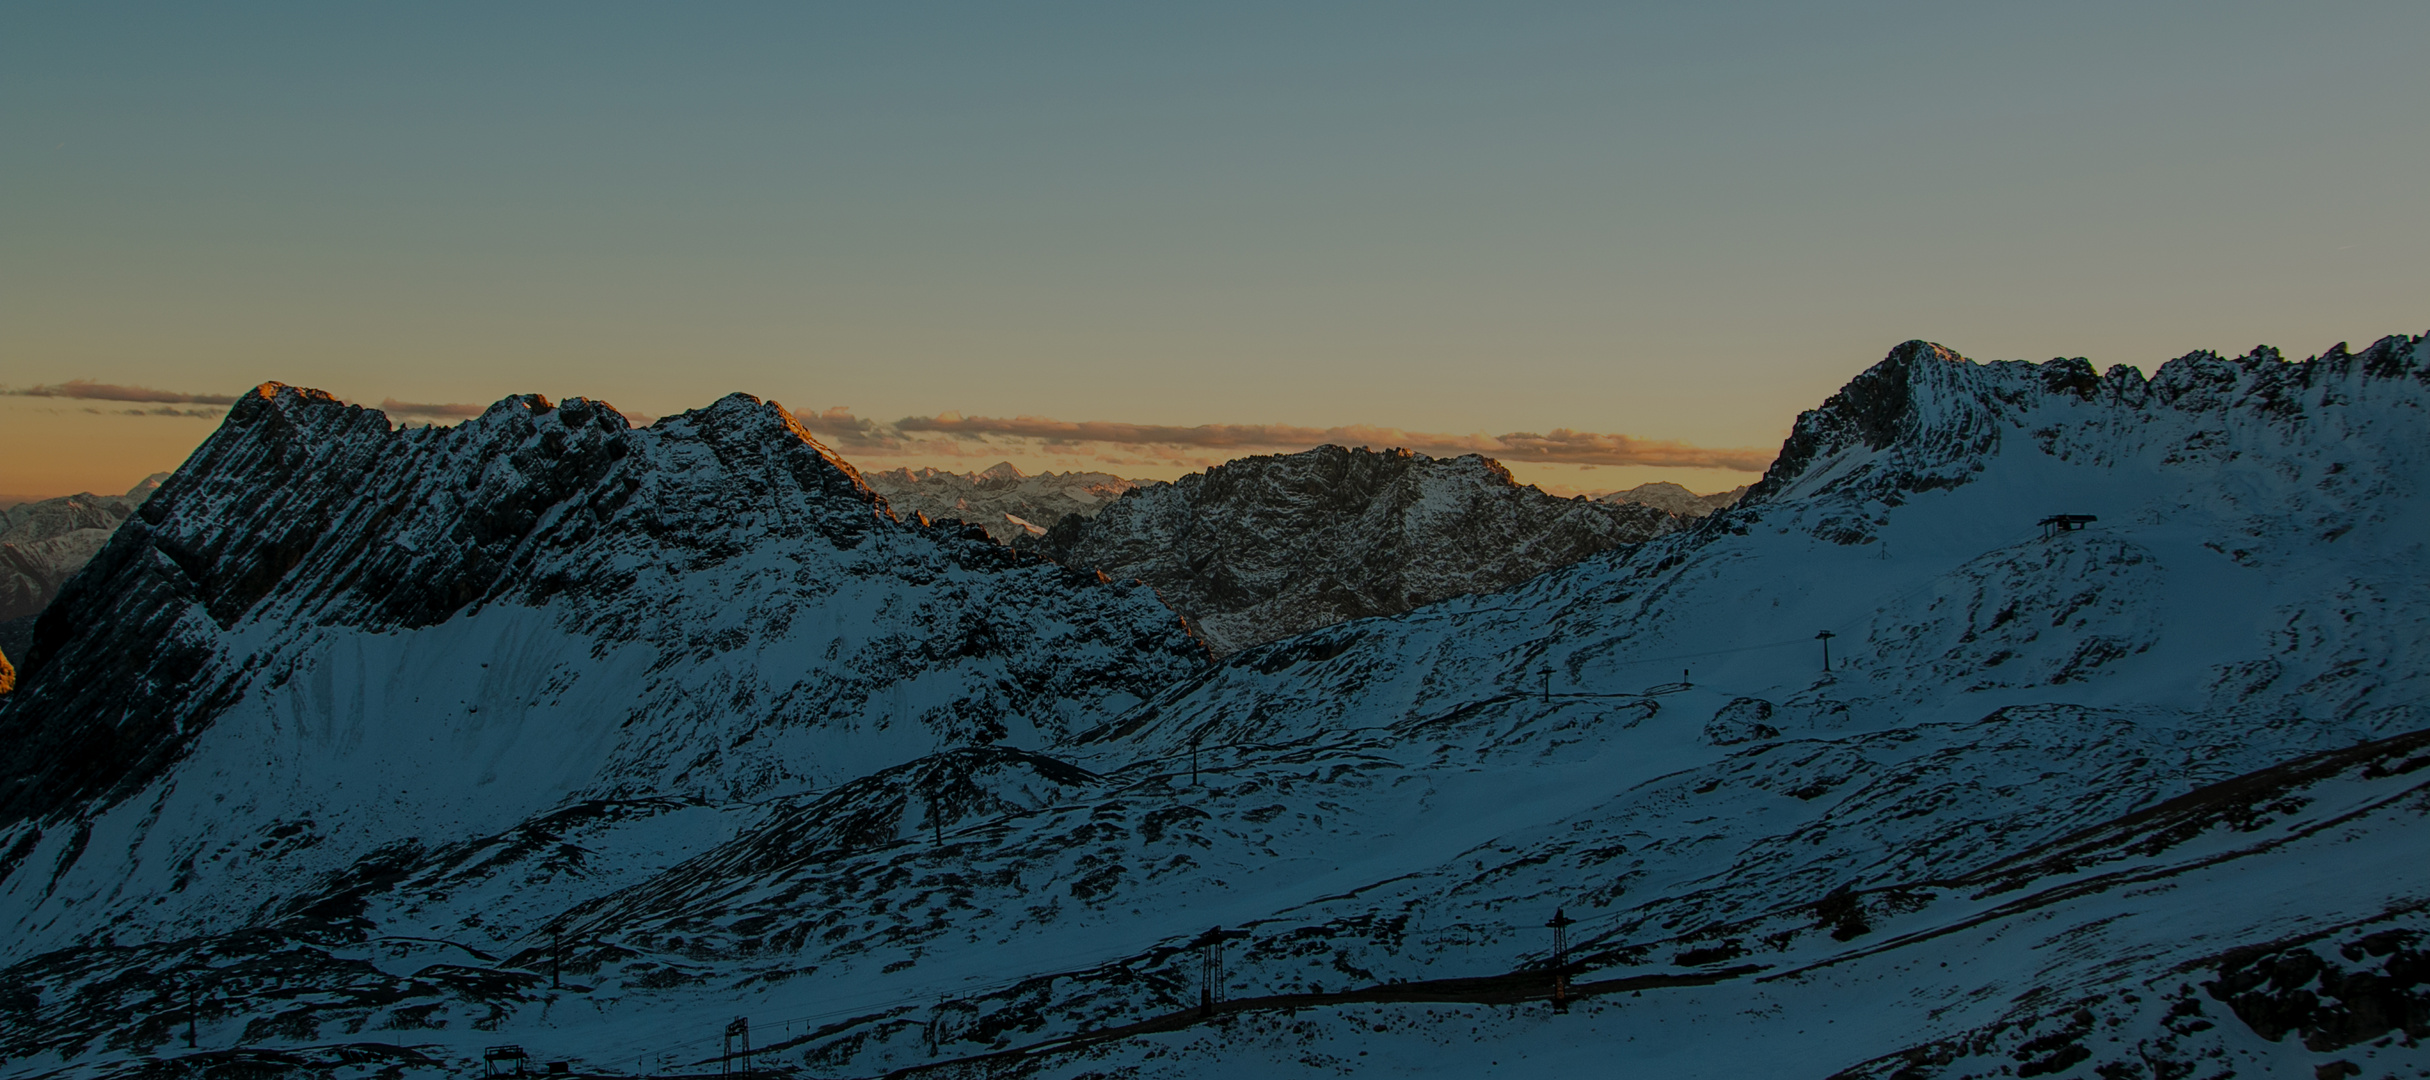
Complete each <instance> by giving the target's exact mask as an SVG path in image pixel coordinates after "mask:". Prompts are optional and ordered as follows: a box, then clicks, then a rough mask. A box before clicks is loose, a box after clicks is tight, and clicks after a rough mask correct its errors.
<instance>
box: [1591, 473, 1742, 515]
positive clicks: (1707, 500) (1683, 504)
mask: <svg viewBox="0 0 2430 1080" xmlns="http://www.w3.org/2000/svg"><path fill="white" fill-rule="evenodd" d="M1746 493H1747V489H1746V485H1743V484H1741V485H1739V486H1738V487H1734V488H1731V489H1730V490H1728V491H1717V492H1714V493H1713V494H1711V495H1698V494H1696V493H1695V492H1693V491H1689V490H1688V489H1686V488H1683V487H1680V486H1679V485H1677V484H1673V483H1669V482H1666V481H1662V480H1656V481H1654V482H1653V483H1650V484H1639V485H1637V486H1636V487H1633V488H1630V489H1628V490H1627V491H1615V492H1612V493H1611V494H1609V495H1605V496H1603V497H1601V498H1598V499H1596V500H1595V501H1596V502H1606V503H1615V504H1623V505H1625V504H1635V505H1638V506H1651V507H1653V508H1654V509H1656V510H1660V511H1662V512H1663V513H1666V514H1675V515H1677V516H1679V517H1683V518H1700V517H1703V516H1705V515H1707V514H1710V513H1712V512H1714V511H1716V510H1727V509H1729V508H1730V507H1732V506H1736V505H1737V504H1738V500H1739V497H1740V496H1743V495H1745V494H1746Z"/></svg>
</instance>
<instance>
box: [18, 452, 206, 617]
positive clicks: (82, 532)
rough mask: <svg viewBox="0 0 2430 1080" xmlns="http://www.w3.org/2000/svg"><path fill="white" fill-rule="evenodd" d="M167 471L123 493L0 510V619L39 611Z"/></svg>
mask: <svg viewBox="0 0 2430 1080" xmlns="http://www.w3.org/2000/svg"><path fill="white" fill-rule="evenodd" d="M168 476H169V474H167V473H158V474H155V475H153V476H149V477H146V478H144V481H143V483H140V484H137V485H135V488H134V490H132V491H129V492H127V493H126V494H124V495H94V494H92V493H90V492H87V493H85V494H83V495H67V496H62V497H60V498H56V499H44V500H41V501H40V502H30V503H20V504H18V505H16V506H12V507H9V508H8V510H7V511H5V512H0V623H5V622H9V621H11V620H15V619H24V618H31V617H33V616H35V615H39V614H41V613H42V609H43V608H44V607H45V606H47V605H49V604H50V602H51V599H52V598H53V597H55V596H58V595H59V587H60V586H61V585H64V584H66V583H67V579H69V578H71V577H74V576H76V571H78V570H81V569H84V564H85V563H87V562H89V561H91V560H92V558H93V556H94V555H95V554H96V553H98V552H99V551H100V550H101V545H103V544H105V543H107V542H109V539H110V534H111V533H112V532H114V531H116V530H117V528H118V525H119V523H120V522H123V521H125V520H126V519H127V516H128V515H130V514H133V513H134V512H135V508H136V507H139V506H142V505H143V501H144V500H145V499H147V498H150V497H151V495H152V492H153V491H155V490H157V489H158V488H159V487H160V482H161V481H162V480H166V479H168ZM5 644H6V642H5V640H0V646H4V645H5Z"/></svg>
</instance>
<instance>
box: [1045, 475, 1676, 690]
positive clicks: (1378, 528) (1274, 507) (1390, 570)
mask: <svg viewBox="0 0 2430 1080" xmlns="http://www.w3.org/2000/svg"><path fill="white" fill-rule="evenodd" d="M1679 524H1680V519H1678V518H1676V517H1674V516H1673V515H1671V514H1668V513H1664V512H1662V511H1660V510H1657V509H1654V508H1652V507H1646V506H1637V505H1616V504H1607V503H1597V502H1592V501H1589V500H1587V499H1584V498H1574V499H1563V498H1558V497H1555V496H1551V495H1547V494H1545V493H1543V492H1542V491H1539V490H1537V489H1536V488H1535V487H1533V486H1531V485H1522V484H1520V483H1518V482H1517V481H1515V480H1513V479H1511V476H1510V472H1509V470H1507V469H1504V468H1503V467H1502V466H1501V465H1500V464H1499V463H1497V462H1494V461H1492V460H1491V459H1488V458H1484V457H1480V456H1478V455H1475V454H1467V455H1462V456H1460V457H1456V458H1444V459H1437V458H1431V457H1428V456H1426V455H1424V454H1417V453H1412V452H1410V451H1407V450H1373V449H1365V448H1361V449H1355V450H1354V449H1349V448H1346V447H1340V446H1322V447H1318V448H1316V449H1314V450H1307V451H1302V452H1300V453H1297V454H1274V455H1264V456H1256V457H1245V458H1237V459H1234V460H1232V461H1229V462H1226V463H1224V464H1222V465H1218V466H1216V467H1214V468H1212V469H1208V470H1206V471H1205V472H1200V473H1192V474H1190V475H1188V476H1185V477H1182V478H1181V479H1179V480H1176V481H1173V482H1172V483H1169V484H1147V485H1142V486H1140V487H1138V488H1135V489H1133V490H1131V491H1129V492H1126V493H1124V495H1123V496H1122V497H1121V498H1119V499H1116V500H1115V501H1114V502H1113V503H1112V504H1111V505H1108V506H1107V507H1105V508H1104V509H1102V510H1100V511H1098V512H1097V514H1096V515H1095V516H1094V517H1089V518H1067V519H1065V520H1064V521H1062V522H1060V523H1058V524H1057V525H1056V526H1055V527H1054V528H1053V529H1051V530H1048V531H1047V533H1046V534H1045V535H1043V536H1040V537H1038V538H1037V540H1036V542H1035V544H1034V546H1033V547H1032V550H1035V551H1037V552H1039V553H1041V554H1043V555H1045V556H1047V557H1048V558H1051V559H1054V560H1056V561H1057V562H1061V563H1064V564H1066V565H1069V566H1075V567H1082V568H1086V569H1093V570H1096V571H1099V572H1101V573H1104V574H1106V575H1108V576H1111V577H1116V578H1122V579H1132V578H1136V579H1138V580H1140V581H1144V582H1146V583H1147V584H1149V585H1151V586H1154V587H1155V589H1156V592H1157V594H1158V595H1160V596H1162V597H1164V598H1165V600H1166V602H1167V603H1170V604H1172V605H1173V608H1174V610H1176V611H1179V612H1181V613H1182V614H1183V615H1184V616H1186V617H1187V618H1188V619H1189V620H1190V626H1191V627H1192V629H1193V630H1195V631H1196V632H1197V633H1198V635H1199V636H1200V637H1203V638H1205V639H1206V641H1207V643H1208V645H1210V646H1211V647H1213V648H1214V649H1215V651H1216V653H1217V654H1218V655H1224V654H1230V653H1234V652H1238V651H1240V650H1242V649H1245V648H1250V647H1252V646H1256V645H1262V644H1264V643H1266V642H1269V641H1273V640H1276V639H1278V638H1283V637H1288V636H1290V635H1292V634H1296V633H1300V632H1303V631H1306V630H1311V629H1315V628H1317V627H1321V626H1329V625H1332V624H1334V623H1337V622H1342V621H1344V620H1349V619H1362V618H1368V617H1372V616H1377V615H1396V614H1400V613H1402V612H1405V611H1409V610H1411V609H1413V608H1417V607H1421V606H1423V605H1426V604H1430V603H1434V602H1436V601H1438V600H1443V599H1445V598H1448V597H1453V596H1460V595H1465V594H1469V593H1480V592H1491V591H1493V590H1496V589H1502V588H1507V587H1509V586H1510V585H1513V584H1516V583H1517V582H1520V581H1524V580H1526V579H1527V578H1530V577H1533V576H1535V575H1536V574H1540V573H1543V572H1544V571H1546V570H1549V569H1552V568H1554V567H1559V566H1566V565H1569V564H1571V563H1574V562H1577V561H1578V560H1580V559H1584V558H1587V557H1588V556H1591V555H1594V554H1596V553H1598V552H1603V551H1609V550H1611V549H1613V548H1616V547H1620V546H1623V545H1627V544H1634V543H1640V542H1643V541H1645V540H1647V539H1650V538H1652V537H1655V536H1659V535H1662V534H1663V533H1665V532H1668V531H1671V530H1673V529H1676V528H1678V527H1679Z"/></svg>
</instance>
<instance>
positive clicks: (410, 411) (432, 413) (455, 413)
mask: <svg viewBox="0 0 2430 1080" xmlns="http://www.w3.org/2000/svg"><path fill="white" fill-rule="evenodd" d="M488 410H489V406H487V405H472V404H467V403H465V402H461V401H448V402H428V401H398V400H397V399H395V398H383V399H381V400H380V411H381V412H384V413H387V414H388V416H389V418H390V419H392V420H431V421H440V420H447V421H455V420H470V419H472V418H473V417H476V416H479V415H481V414H482V413H484V412H487V411H488Z"/></svg>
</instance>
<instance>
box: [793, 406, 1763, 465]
mask: <svg viewBox="0 0 2430 1080" xmlns="http://www.w3.org/2000/svg"><path fill="white" fill-rule="evenodd" d="M801 420H802V423H803V426H805V427H808V428H809V429H810V430H811V431H813V432H815V433H817V434H818V435H819V436H820V437H821V438H823V439H826V440H828V441H829V442H830V443H832V444H833V445H834V446H835V448H836V449H837V450H840V451H843V452H844V453H846V454H847V455H849V454H851V453H853V452H855V451H859V452H863V453H875V454H884V455H888V456H913V455H928V456H949V457H978V456H987V455H990V454H995V453H1000V452H1002V451H1004V450H1006V449H1014V448H1023V447H1028V446H1035V447H1038V448H1044V449H1067V448H1068V449H1081V448H1106V447H1137V448H1141V449H1143V450H1148V451H1152V452H1158V453H1160V454H1161V455H1163V456H1168V457H1169V456H1173V455H1190V456H1194V454H1193V453H1192V452H1203V451H1208V450H1213V451H1218V452H1221V453H1223V454H1224V455H1225V456H1234V455H1238V454H1242V453H1249V452H1256V451H1287V450H1305V449H1307V448H1309V447H1312V446H1322V445H1324V444H1326V443H1339V444H1341V445H1345V446H1373V447H1379V448H1381V447H1402V448H1406V449H1410V450H1415V451H1417V452H1419V453H1423V454H1431V455H1434V456H1437V457H1451V456H1457V455H1460V454H1483V455H1485V456H1487V457H1491V458H1497V459H1500V460H1503V461H1525V462H1538V463H1547V464H1571V465H1655V466H1664V467H1669V468H1684V469H1733V470H1737V471H1740V472H1759V471H1761V470H1762V469H1763V468H1764V467H1765V466H1766V465H1769V464H1771V461H1772V457H1773V451H1770V450H1762V449H1754V448H1743V449H1714V448H1710V447H1702V446H1695V445H1691V444H1688V443H1682V442H1673V441H1668V440H1661V439H1640V438H1637V437H1635V436H1632V435H1619V434H1610V433H1603V432H1592V431H1573V430H1571V429H1569V428H1554V429H1552V430H1551V431H1548V432H1544V433H1541V434H1539V433H1536V432H1532V431H1515V432H1509V433H1506V434H1502V435H1484V434H1477V435H1452V434H1443V433H1439V432H1424V431H1406V430H1403V429H1400V428H1391V427H1375V426H1371V425H1365V424H1351V425H1345V426H1341V427H1326V428H1314V427H1295V426H1292V425H1288V424H1199V425H1196V426H1192V427H1179V426H1173V425H1166V424H1129V423H1120V422H1115V421H1103V420H1085V421H1071V420H1055V419H1051V418H1048V417H1043V416H1016V417H1010V418H1001V417H989V416H963V415H961V414H958V413H945V414H942V415H939V416H910V417H905V418H903V419H901V420H897V421H895V422H893V423H891V424H887V423H881V422H878V421H874V420H868V419H864V418H861V417H857V416H854V415H853V414H852V413H851V412H850V411H848V410H845V409H828V410H826V411H824V412H820V413H814V414H805V415H803V416H802V417H801Z"/></svg>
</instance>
